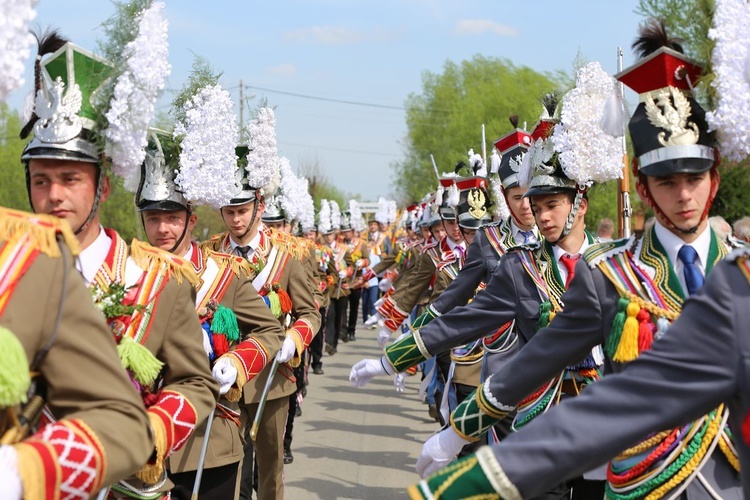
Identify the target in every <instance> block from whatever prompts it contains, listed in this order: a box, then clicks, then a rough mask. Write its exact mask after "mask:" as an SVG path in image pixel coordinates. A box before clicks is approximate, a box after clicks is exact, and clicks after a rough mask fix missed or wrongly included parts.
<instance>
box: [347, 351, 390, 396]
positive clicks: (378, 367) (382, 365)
mask: <svg viewBox="0 0 750 500" xmlns="http://www.w3.org/2000/svg"><path fill="white" fill-rule="evenodd" d="M384 357H385V356H384ZM384 357H383V358H384ZM383 358H381V359H363V360H362V361H359V362H358V363H356V364H355V365H354V366H352V371H351V372H349V382H351V383H352V387H357V388H359V387H364V386H365V385H366V384H367V382H369V381H370V380H371V379H372V378H373V377H376V376H378V375H394V374H395V373H396V370H394V369H393V367H392V366H391V364H390V363H389V362H388V361H387V360H385V359H383Z"/></svg>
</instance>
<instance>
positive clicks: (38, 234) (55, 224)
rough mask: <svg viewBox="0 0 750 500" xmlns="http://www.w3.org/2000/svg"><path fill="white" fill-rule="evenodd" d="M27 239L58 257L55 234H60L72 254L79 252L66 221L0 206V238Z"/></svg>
mask: <svg viewBox="0 0 750 500" xmlns="http://www.w3.org/2000/svg"><path fill="white" fill-rule="evenodd" d="M24 234H25V235H27V236H28V237H29V240H30V241H31V242H32V243H33V244H34V246H35V247H36V248H38V249H39V251H40V252H42V253H43V254H44V255H47V256H48V257H59V256H60V247H59V246H58V244H57V236H58V235H60V236H62V239H63V240H64V241H65V244H66V245H67V246H68V248H70V251H71V252H72V253H73V255H78V254H79V253H80V245H79V244H78V239H77V238H76V236H75V234H74V233H73V231H72V230H71V229H70V226H69V225H68V222H67V221H65V220H63V219H60V218H58V217H54V216H52V215H41V214H32V213H28V212H22V211H20V210H11V209H9V208H0V240H3V241H8V240H11V239H13V238H14V237H18V236H20V235H24Z"/></svg>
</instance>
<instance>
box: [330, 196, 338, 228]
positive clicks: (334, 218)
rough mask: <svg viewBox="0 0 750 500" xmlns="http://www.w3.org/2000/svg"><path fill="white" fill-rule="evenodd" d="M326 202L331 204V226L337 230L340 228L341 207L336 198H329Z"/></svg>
mask: <svg viewBox="0 0 750 500" xmlns="http://www.w3.org/2000/svg"><path fill="white" fill-rule="evenodd" d="M328 203H329V204H330V205H331V227H332V228H333V229H334V230H335V231H338V230H339V229H341V209H340V208H339V204H338V203H336V200H331V201H329V202H328Z"/></svg>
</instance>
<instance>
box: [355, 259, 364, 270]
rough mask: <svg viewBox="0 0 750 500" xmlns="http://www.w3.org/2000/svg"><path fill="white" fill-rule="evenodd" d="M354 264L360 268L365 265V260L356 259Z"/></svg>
mask: <svg viewBox="0 0 750 500" xmlns="http://www.w3.org/2000/svg"><path fill="white" fill-rule="evenodd" d="M354 265H355V266H356V267H357V269H360V268H361V267H362V266H364V265H365V261H364V260H363V259H357V262H355V263H354Z"/></svg>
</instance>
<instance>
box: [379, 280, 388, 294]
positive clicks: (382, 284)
mask: <svg viewBox="0 0 750 500" xmlns="http://www.w3.org/2000/svg"><path fill="white" fill-rule="evenodd" d="M390 287H391V280H389V279H388V278H383V279H382V280H380V283H378V288H379V289H380V291H381V292H383V293H385V292H387V291H388V289H389V288H390Z"/></svg>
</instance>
